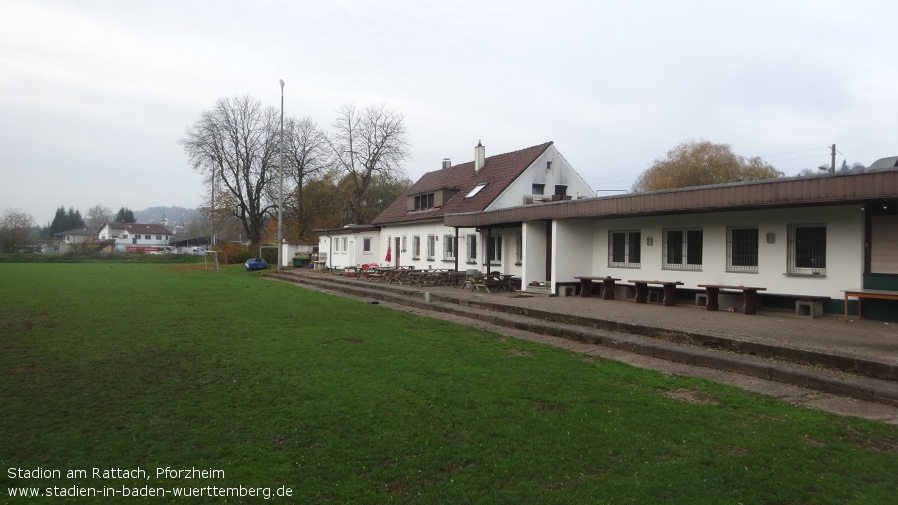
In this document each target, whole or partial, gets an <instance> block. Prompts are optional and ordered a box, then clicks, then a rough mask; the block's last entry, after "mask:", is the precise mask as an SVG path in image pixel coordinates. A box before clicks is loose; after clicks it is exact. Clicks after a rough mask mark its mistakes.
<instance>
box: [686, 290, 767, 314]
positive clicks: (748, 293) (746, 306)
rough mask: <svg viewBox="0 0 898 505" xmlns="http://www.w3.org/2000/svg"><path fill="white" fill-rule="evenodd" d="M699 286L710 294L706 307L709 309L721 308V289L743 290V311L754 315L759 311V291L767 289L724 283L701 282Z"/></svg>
mask: <svg viewBox="0 0 898 505" xmlns="http://www.w3.org/2000/svg"><path fill="white" fill-rule="evenodd" d="M698 287H700V288H705V293H706V294H707V296H708V302H707V303H706V305H705V307H706V309H707V310H720V303H719V302H718V301H717V296H718V295H719V294H720V290H721V289H723V290H729V291H742V296H743V299H744V303H743V304H742V313H744V314H745V315H752V314H757V313H758V291H766V290H767V288H757V287H751V286H727V285H722V284H699V285H698Z"/></svg>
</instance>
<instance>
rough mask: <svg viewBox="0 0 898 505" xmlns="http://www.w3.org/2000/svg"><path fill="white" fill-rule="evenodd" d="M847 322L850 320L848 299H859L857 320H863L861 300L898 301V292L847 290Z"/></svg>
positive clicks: (845, 291)
mask: <svg viewBox="0 0 898 505" xmlns="http://www.w3.org/2000/svg"><path fill="white" fill-rule="evenodd" d="M843 292H844V293H845V320H846V321H847V320H848V297H854V298H857V318H858V319H863V318H864V316H863V315H862V312H861V300H863V299H864V298H876V299H879V300H898V291H885V290H882V289H845V290H843Z"/></svg>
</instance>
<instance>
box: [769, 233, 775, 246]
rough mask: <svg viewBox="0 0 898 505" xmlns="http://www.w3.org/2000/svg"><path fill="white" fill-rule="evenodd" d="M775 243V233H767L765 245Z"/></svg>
mask: <svg viewBox="0 0 898 505" xmlns="http://www.w3.org/2000/svg"><path fill="white" fill-rule="evenodd" d="M775 242H776V234H775V233H768V234H767V243H768V244H773V243H775Z"/></svg>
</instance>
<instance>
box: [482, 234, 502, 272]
mask: <svg viewBox="0 0 898 505" xmlns="http://www.w3.org/2000/svg"><path fill="white" fill-rule="evenodd" d="M486 247H487V251H486V257H487V258H489V257H490V250H492V251H493V254H492V259H491V260H490V264H489V265H487V266H491V267H501V266H502V235H490V241H489V243H488V244H487V246H486Z"/></svg>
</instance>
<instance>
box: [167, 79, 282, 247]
mask: <svg viewBox="0 0 898 505" xmlns="http://www.w3.org/2000/svg"><path fill="white" fill-rule="evenodd" d="M279 140H280V113H279V111H278V110H277V109H275V108H273V107H267V108H263V107H262V104H261V103H260V102H259V101H258V100H255V99H252V98H250V97H249V96H242V97H233V98H222V99H219V100H218V101H217V102H216V103H215V106H214V107H213V108H212V109H211V110H207V111H204V112H203V113H202V115H201V116H200V118H199V119H198V120H197V121H196V123H194V124H193V126H191V127H190V128H188V129H187V136H186V137H185V138H184V139H182V140H181V145H182V146H183V147H184V150H185V152H186V153H187V155H188V157H189V158H190V162H191V163H192V164H193V168H194V169H195V170H197V171H198V172H200V173H201V174H203V175H204V176H206V178H207V181H208V184H209V185H210V187H220V188H222V189H223V190H224V194H223V195H217V196H216V200H217V201H216V206H217V209H216V211H217V210H219V209H226V210H227V212H228V213H229V215H230V216H233V218H235V219H236V220H238V221H239V222H240V223H241V225H242V226H243V230H244V231H245V232H246V235H247V237H248V239H249V240H250V241H251V242H252V243H254V244H257V243H259V242H260V241H261V239H262V232H263V230H264V229H265V219H266V216H268V215H270V214H271V213H272V212H274V211H275V209H276V207H277V202H276V201H272V200H271V198H270V193H269V188H268V186H269V184H271V183H273V182H274V183H276V182H277V173H278V172H277V168H278V153H279V150H278V143H279Z"/></svg>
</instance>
